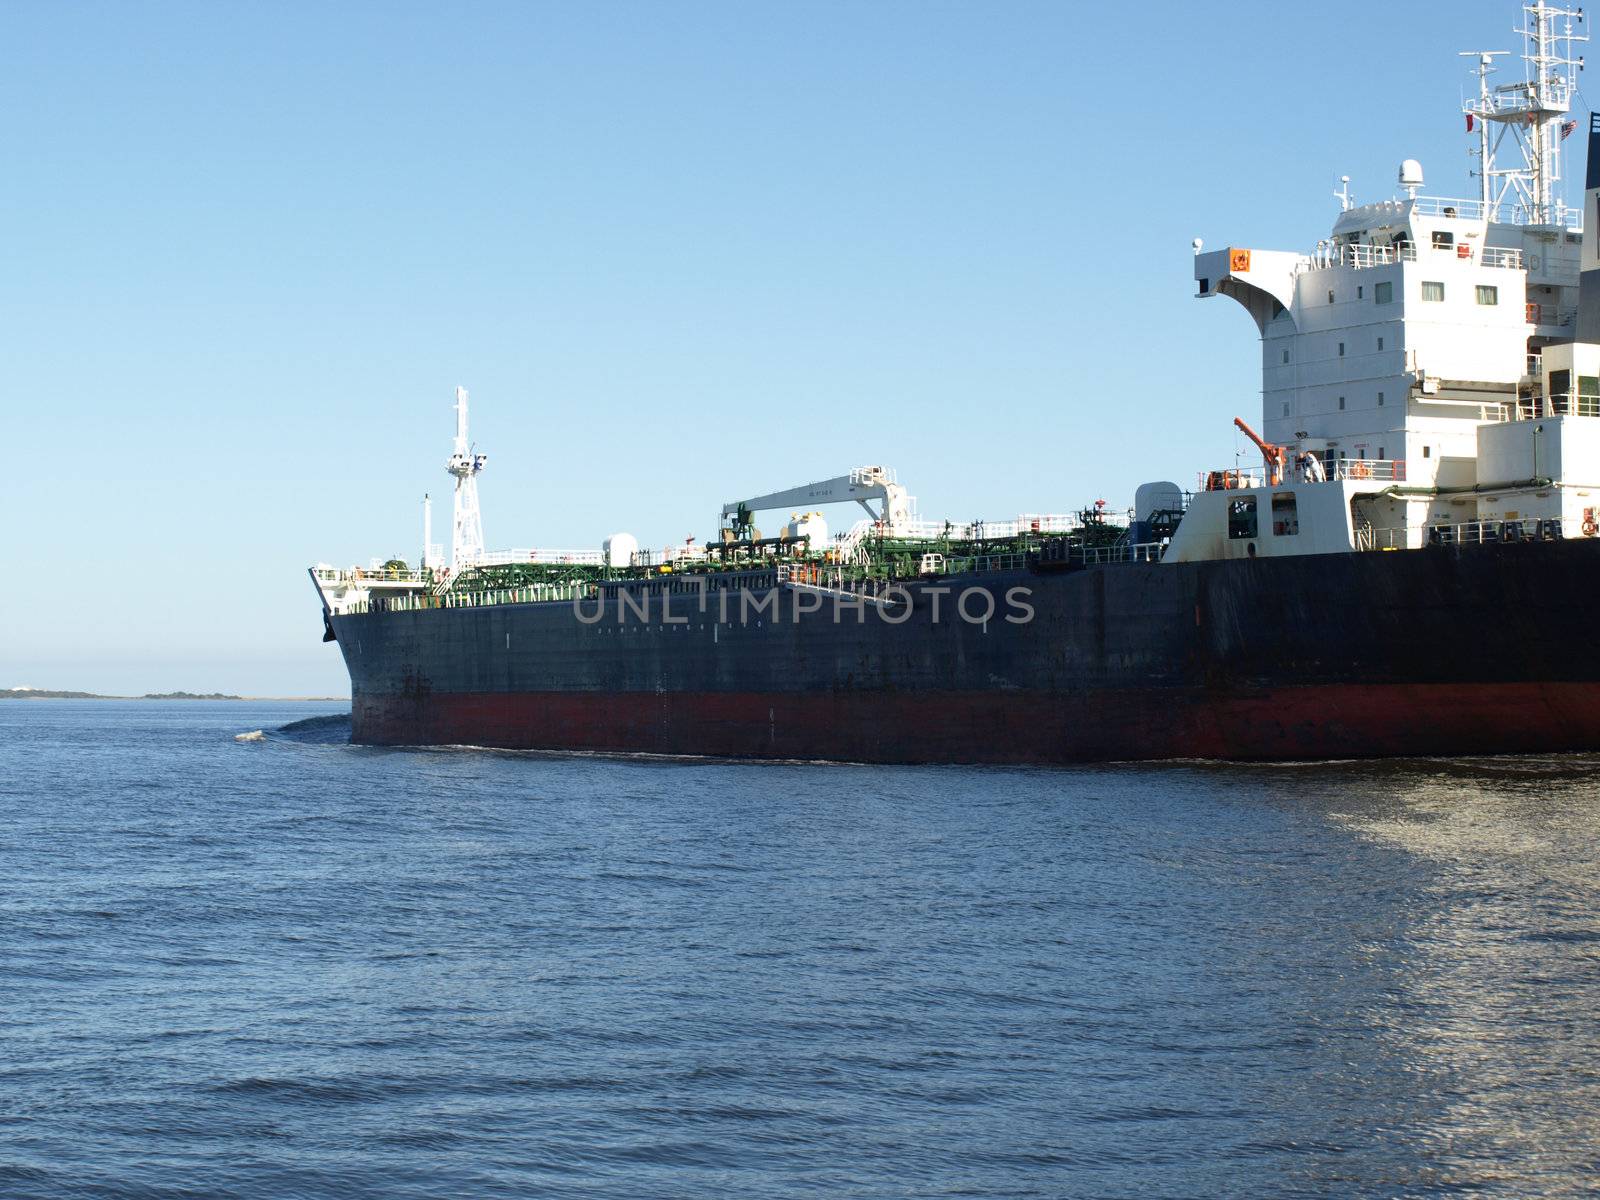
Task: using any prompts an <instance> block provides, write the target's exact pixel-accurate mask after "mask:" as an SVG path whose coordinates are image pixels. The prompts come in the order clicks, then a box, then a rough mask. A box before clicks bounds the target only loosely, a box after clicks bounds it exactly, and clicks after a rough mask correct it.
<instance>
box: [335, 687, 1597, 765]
mask: <svg viewBox="0 0 1600 1200" xmlns="http://www.w3.org/2000/svg"><path fill="white" fill-rule="evenodd" d="M353 737H354V740H355V741H357V742H361V743H366V744H371V745H474V746H492V747H500V748H505V749H514V750H578V751H601V752H608V751H609V752H622V753H652V754H676V755H705V756H715V757H733V758H782V759H831V760H835V761H844V762H886V763H887V762H895V763H912V762H948V763H1061V762H1095V761H1101V762H1104V761H1114V760H1126V759H1161V758H1222V759H1241V760H1249V759H1255V760H1263V759H1268V760H1270V759H1316V758H1379V757H1393V756H1400V755H1459V754H1513V753H1531V752H1548V751H1570V750H1600V683H1496V684H1471V685H1464V684H1449V685H1443V684H1344V685H1326V684H1319V685H1316V686H1305V687H1275V688H1270V689H1262V690H1258V691H1250V692H1244V691H1240V692H1234V693H1218V692H1212V691H1201V690H1188V689H1178V688H1173V689H1163V688H1153V689H1149V690H1117V691H1095V692H1084V693H1057V692H1052V693H1043V692H1027V691H984V692H953V693H952V692H829V693H820V694H818V693H803V692H773V693H668V694H660V693H639V692H625V693H592V692H542V693H541V692H532V693H520V694H495V693H475V694H436V695H429V696H425V697H405V696H385V697H372V696H357V697H356V700H355V704H354V711H353Z"/></svg>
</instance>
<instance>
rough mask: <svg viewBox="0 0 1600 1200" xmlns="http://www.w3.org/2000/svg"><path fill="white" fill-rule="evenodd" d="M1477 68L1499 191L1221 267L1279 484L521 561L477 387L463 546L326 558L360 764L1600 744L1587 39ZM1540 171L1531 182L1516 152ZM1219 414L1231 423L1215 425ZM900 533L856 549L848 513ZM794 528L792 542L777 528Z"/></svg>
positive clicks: (840, 488)
mask: <svg viewBox="0 0 1600 1200" xmlns="http://www.w3.org/2000/svg"><path fill="white" fill-rule="evenodd" d="M1524 15H1525V18H1526V27H1525V29H1524V31H1523V33H1524V37H1525V40H1526V47H1525V50H1526V52H1525V54H1524V60H1525V63H1526V71H1525V73H1523V78H1521V79H1517V80H1514V81H1512V82H1505V83H1499V82H1496V78H1497V74H1498V72H1497V67H1499V68H1500V69H1501V70H1504V64H1500V63H1498V62H1497V59H1498V58H1499V54H1498V53H1497V52H1488V53H1482V54H1473V55H1472V56H1471V57H1472V60H1473V62H1474V64H1475V71H1474V73H1475V77H1476V78H1475V84H1474V92H1473V94H1472V95H1471V97H1470V99H1468V100H1467V101H1466V103H1465V104H1464V106H1463V107H1464V115H1465V117H1466V125H1467V131H1468V133H1469V134H1470V135H1472V141H1473V145H1474V152H1475V170H1474V172H1473V174H1474V176H1475V177H1476V181H1477V185H1476V191H1477V195H1475V196H1473V197H1470V198H1463V199H1439V198H1435V197H1430V196H1427V195H1423V194H1421V189H1422V187H1423V177H1422V169H1421V167H1420V165H1419V164H1418V163H1417V162H1415V161H1414V160H1409V159H1408V160H1406V161H1405V162H1404V163H1402V164H1401V167H1400V170H1399V178H1398V185H1399V192H1400V194H1398V195H1397V196H1396V197H1395V198H1393V199H1386V200H1380V201H1377V202H1373V203H1366V204H1358V203H1356V201H1355V199H1354V198H1353V197H1352V196H1351V194H1350V189H1349V184H1348V180H1345V181H1344V186H1343V187H1342V188H1341V190H1340V191H1339V192H1338V193H1337V194H1336V195H1337V199H1338V201H1339V212H1338V215H1337V218H1336V219H1335V221H1334V224H1333V228H1332V231H1331V233H1330V235H1329V236H1328V237H1327V238H1325V239H1324V240H1323V241H1321V242H1319V243H1318V245H1317V246H1316V248H1315V249H1314V250H1313V251H1311V252H1309V253H1298V252H1291V251H1270V250H1262V249H1258V248H1254V247H1249V248H1247V247H1242V246H1227V247H1224V248H1221V249H1215V250H1210V251H1207V250H1205V249H1204V247H1203V244H1202V243H1201V241H1200V240H1199V239H1196V241H1195V244H1194V258H1193V265H1194V278H1195V283H1196V292H1197V294H1198V296H1199V297H1201V298H1202V299H1210V298H1213V297H1217V296H1222V297H1226V298H1229V299H1231V300H1233V301H1235V302H1237V303H1238V304H1240V305H1241V306H1242V307H1243V308H1244V309H1245V310H1246V311H1247V312H1248V314H1249V315H1250V317H1251V318H1252V319H1253V320H1254V322H1255V324H1256V327H1257V330H1258V332H1259V334H1260V338H1261V346H1262V355H1263V366H1262V370H1263V389H1262V399H1263V406H1264V407H1263V413H1262V420H1261V432H1260V433H1259V434H1258V433H1257V432H1255V430H1254V429H1253V428H1251V426H1249V425H1247V424H1246V423H1245V422H1244V421H1243V420H1236V422H1235V423H1236V424H1237V425H1238V426H1239V428H1240V430H1241V431H1243V432H1244V433H1245V434H1246V436H1248V438H1249V439H1250V441H1252V442H1253V443H1254V444H1255V446H1256V448H1257V449H1258V450H1259V454H1260V465H1259V466H1254V467H1248V468H1239V467H1238V466H1233V467H1226V468H1221V469H1216V470H1206V471H1201V472H1199V473H1198V475H1197V477H1196V479H1195V481H1194V483H1193V484H1192V485H1190V486H1188V487H1180V486H1179V485H1178V484H1176V483H1173V482H1154V483H1150V484H1146V485H1144V486H1142V487H1140V488H1139V489H1138V491H1137V493H1136V495H1135V497H1134V503H1133V505H1132V507H1131V508H1130V509H1128V510H1126V511H1125V512H1118V513H1113V512H1110V511H1108V510H1106V509H1105V507H1104V506H1103V505H1099V504H1097V505H1094V506H1090V507H1088V508H1086V509H1083V510H1080V511H1077V512H1072V513H1067V514H1062V515H1046V514H1040V515H1023V516H1021V517H1019V518H1017V519H1016V520H1011V521H1004V522H966V523H957V522H950V521H927V520H924V519H921V518H920V517H919V516H918V514H917V513H916V511H915V506H914V504H913V503H912V501H911V498H910V496H909V495H908V493H907V490H906V488H905V487H903V486H902V485H901V484H900V483H899V482H898V480H897V478H896V476H895V474H894V473H893V472H892V471H890V470H888V469H886V468H882V467H860V468H857V469H855V470H852V471H849V472H848V473H846V474H843V475H840V476H838V477H836V478H832V479H827V480H823V481H820V482H818V483H813V484H807V485H804V486H801V487H798V488H791V489H787V490H783V491H778V492H773V493H770V494H768V495H764V496H755V497H748V498H745V499H742V500H736V501H732V502H729V503H727V504H725V505H723V507H722V509H721V513H720V519H719V521H718V525H717V529H716V531H715V534H714V536H712V537H711V538H709V539H707V541H706V542H705V543H701V544H696V543H694V542H692V541H691V542H689V543H687V544H684V545H679V546H672V547H667V548H664V549H660V550H644V549H641V548H640V546H639V544H638V543H637V541H636V540H635V539H634V538H632V537H630V536H629V535H626V534H618V535H616V536H614V537H612V538H610V539H608V541H607V542H606V544H605V545H604V546H603V547H600V548H598V549H596V550H592V551H575V552H551V551H538V552H535V551H517V550H513V551H504V552H490V551H487V550H486V549H485V546H484V541H483V534H482V520H481V516H480V512H479V507H478V495H477V479H478V475H479V473H480V472H481V471H482V470H483V468H484V465H485V458H484V456H483V455H480V454H478V453H476V452H475V450H474V449H473V448H472V444H471V441H470V438H469V436H468V429H467V416H468V414H467V397H466V393H465V392H464V391H461V390H459V389H458V391H457V400H456V418H457V425H456V439H455V446H454V453H453V454H452V455H451V457H450V459H449V462H448V471H449V473H450V474H451V476H452V477H453V479H454V498H453V505H452V527H451V539H450V547H449V553H448V556H446V554H445V552H444V549H443V547H442V546H434V545H432V544H431V541H432V539H431V530H430V528H429V521H428V519H427V518H425V520H424V536H423V550H422V556H421V561H420V563H419V565H417V566H412V565H411V564H408V563H405V562H402V561H398V560H392V561H388V562H381V563H380V562H374V563H373V564H372V566H370V567H368V568H349V569H340V568H335V567H332V566H328V565H321V566H317V567H314V568H312V572H311V574H312V578H313V581H314V582H315V584H316V586H317V589H318V592H319V594H320V596H321V599H322V604H323V614H324V626H325V637H326V638H327V639H328V640H336V641H337V642H338V644H339V648H340V650H341V651H342V653H343V655H344V659H345V662H346V664H347V666H348V668H349V672H350V679H351V687H352V698H353V711H352V736H353V738H354V739H355V740H356V741H359V742H366V743H381V744H445V743H455V744H471V745H480V746H496V747H510V748H527V749H547V750H587V751H624V752H653V753H664V754H690V755H729V756H749V757H779V758H802V759H843V760H858V761H872V762H933V761H939V762H995V763H1035V762H1040V763H1048V762H1071V761H1087V760H1105V759H1153V758H1171V757H1221V758H1237V759H1288V758H1295V759H1304V758H1318V757H1329V756H1340V757H1343V756H1378V755H1391V754H1459V753H1485V752H1517V751H1550V750H1594V749H1600V648H1597V644H1600V639H1595V638H1591V637H1589V636H1588V624H1589V619H1590V616H1591V613H1592V609H1593V604H1594V597H1595V596H1596V595H1597V594H1600V537H1597V536H1596V535H1597V534H1600V263H1597V261H1596V255H1595V250H1594V247H1593V245H1592V244H1590V243H1588V242H1586V241H1585V240H1584V238H1583V235H1582V231H1581V228H1580V226H1581V217H1582V214H1583V212H1586V211H1587V212H1600V119H1596V118H1591V129H1590V131H1589V159H1588V162H1589V167H1588V171H1589V177H1588V179H1587V181H1586V183H1587V189H1588V191H1587V199H1586V203H1585V205H1584V207H1583V208H1582V209H1575V208H1571V207H1568V206H1567V205H1566V203H1565V201H1564V200H1563V198H1562V188H1561V178H1562V177H1561V163H1562V150H1563V142H1564V140H1565V139H1566V138H1567V136H1568V135H1569V134H1570V133H1571V132H1573V130H1574V128H1575V125H1574V122H1573V121H1572V119H1571V118H1570V117H1569V116H1568V113H1569V109H1570V107H1571V104H1572V100H1573V98H1574V93H1575V80H1576V73H1577V71H1578V70H1579V67H1580V61H1579V59H1578V58H1577V57H1576V55H1575V52H1574V48H1575V43H1578V42H1581V41H1582V40H1584V39H1583V38H1582V37H1581V35H1580V34H1578V33H1576V32H1575V24H1574V23H1575V22H1581V15H1580V14H1579V13H1578V12H1576V11H1573V12H1568V11H1566V10H1562V9H1557V8H1554V7H1551V6H1549V5H1546V4H1543V3H1539V4H1532V5H1526V6H1524ZM1513 159H1514V160H1515V161H1512V160H1513ZM1219 416H1220V414H1219ZM829 505H859V506H860V508H861V509H864V510H865V515H864V516H862V517H860V519H858V520H856V521H855V523H854V524H853V525H852V526H851V527H850V528H849V529H848V530H845V531H843V532H841V533H837V534H830V532H829V530H828V528H827V526H826V524H825V523H824V518H823V516H822V515H821V513H820V511H819V510H821V509H824V508H826V507H828V506H829ZM772 513H776V514H778V518H779V520H782V517H783V516H784V515H785V514H788V515H789V520H788V521H786V522H784V523H783V525H782V528H781V530H780V531H779V532H777V533H776V534H774V535H771V536H764V535H763V533H762V531H761V530H760V529H758V528H757V525H756V522H757V520H758V519H763V514H772Z"/></svg>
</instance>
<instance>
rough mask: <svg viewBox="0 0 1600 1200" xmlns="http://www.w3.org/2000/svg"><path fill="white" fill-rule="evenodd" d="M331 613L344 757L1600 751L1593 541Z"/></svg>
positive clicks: (939, 757)
mask: <svg viewBox="0 0 1600 1200" xmlns="http://www.w3.org/2000/svg"><path fill="white" fill-rule="evenodd" d="M623 586H625V587H626V588H627V589H628V592H627V595H626V596H624V595H621V594H618V593H617V591H616V590H615V589H614V590H613V594H612V595H611V596H610V597H609V599H607V600H606V601H605V602H604V603H603V604H601V603H598V602H596V601H588V602H585V603H583V604H581V605H576V606H575V605H574V604H571V603H565V602H551V601H546V602H541V603H497V604H487V605H483V606H477V607H450V608H438V609H424V610H421V611H405V612H383V611H375V612H367V613H360V614H350V615H344V616H334V617H333V618H332V625H333V629H334V631H335V633H336V635H337V638H338V641H339V644H340V647H341V649H342V651H343V653H344V656H345V660H346V663H347V665H348V666H349V669H350V675H351V682H352V692H353V715H352V728H353V737H354V740H356V741H358V742H364V743H371V744H391V745H392V744H413V745H417V744H470V745H480V746H495V747H506V748H516V749H544V750H582V751H601V752H649V753H660V754H686V755H716V756H738V757H764V758H786V759H832V760H851V761H865V762H971V763H1059V762H1082V761H1096V760H1116V759H1161V758H1177V757H1203V758H1230V759H1307V758H1326V757H1374V756H1389V755H1412V754H1469V753H1474V754H1475V753H1502V752H1532V751H1562V750H1600V648H1597V645H1596V639H1595V637H1594V635H1593V632H1592V630H1591V625H1592V624H1593V623H1594V606H1593V597H1595V596H1596V594H1597V593H1600V541H1591V540H1588V539H1584V540H1571V541H1564V542H1563V541H1556V542H1539V543H1525V544H1519V545H1488V546H1462V547H1435V548H1430V549H1425V550H1412V551H1395V552H1368V553H1352V554H1333V555H1317V556H1303V557H1288V558H1258V559H1246V560H1235V561H1218V562H1202V563H1183V564H1162V563H1123V564H1115V565H1108V566H1091V567H1085V568H1079V569H1071V570H1059V571H1039V570H1027V569H1017V570H1009V571H993V572H988V573H978V574H967V575H957V576H952V577H949V578H944V579H939V580H927V581H922V582H919V583H917V584H913V585H909V586H908V588H907V590H906V591H905V592H903V593H902V592H894V593H889V594H886V595H882V596H878V597H874V598H872V599H870V600H868V601H867V602H859V603H858V602H856V601H857V599H858V598H857V597H854V596H844V595H841V594H838V593H834V592H832V591H831V590H829V589H827V588H826V587H822V588H815V587H809V586H805V585H801V586H796V585H793V584H790V583H777V582H767V583H765V584H764V585H763V584H761V583H759V582H758V583H756V584H755V585H753V586H746V587H744V588H738V589H736V588H725V589H716V588H714V589H713V590H711V591H702V590H701V589H700V588H699V585H698V584H694V583H693V581H691V580H688V579H683V580H676V579H670V578H669V579H661V580H656V581H652V582H650V583H648V584H632V585H623Z"/></svg>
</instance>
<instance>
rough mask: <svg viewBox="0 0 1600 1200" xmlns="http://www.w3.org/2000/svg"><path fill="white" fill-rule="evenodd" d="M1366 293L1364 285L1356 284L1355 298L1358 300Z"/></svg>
mask: <svg viewBox="0 0 1600 1200" xmlns="http://www.w3.org/2000/svg"><path fill="white" fill-rule="evenodd" d="M1366 294H1367V289H1366V288H1365V286H1362V285H1357V287H1356V299H1357V300H1360V299H1362V298H1363V297H1365V296H1366Z"/></svg>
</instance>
